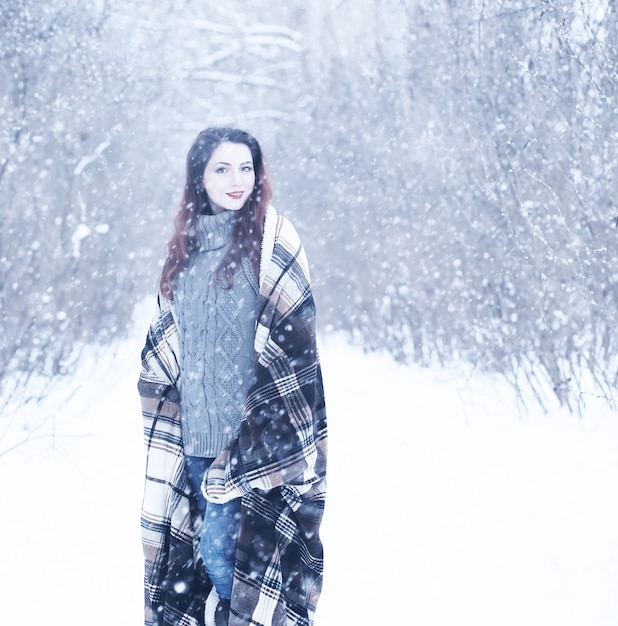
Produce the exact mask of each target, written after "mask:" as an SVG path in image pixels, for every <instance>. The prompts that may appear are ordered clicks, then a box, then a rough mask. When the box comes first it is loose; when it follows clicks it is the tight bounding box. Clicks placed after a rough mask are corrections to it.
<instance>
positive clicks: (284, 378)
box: [138, 207, 327, 626]
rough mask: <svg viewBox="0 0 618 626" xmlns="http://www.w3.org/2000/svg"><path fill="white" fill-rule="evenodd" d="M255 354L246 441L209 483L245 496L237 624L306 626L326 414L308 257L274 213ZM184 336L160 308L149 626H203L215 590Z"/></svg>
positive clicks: (233, 448)
mask: <svg viewBox="0 0 618 626" xmlns="http://www.w3.org/2000/svg"><path fill="white" fill-rule="evenodd" d="M264 241H265V244H264V247H263V252H262V256H263V261H262V265H261V275H260V297H259V304H258V311H259V314H258V323H257V328H256V337H255V348H256V351H257V353H258V359H257V365H256V372H255V373H256V376H255V381H256V382H255V384H254V385H253V386H252V388H251V389H250V391H249V393H248V396H247V400H246V403H245V407H244V416H243V420H242V422H241V425H240V433H239V436H238V438H237V439H234V440H233V441H232V442H231V443H230V445H229V446H228V447H227V448H225V449H224V450H223V451H222V452H221V454H220V455H219V456H218V457H217V459H216V460H215V461H214V462H213V464H212V466H211V468H210V470H209V472H208V475H207V481H206V482H205V484H204V485H203V489H204V491H205V494H206V497H207V498H208V499H209V500H211V501H213V502H225V501H228V500H230V499H232V498H236V497H240V498H242V507H241V521H240V534H239V539H238V548H237V554H236V567H235V572H234V586H233V592H232V605H231V613H230V621H229V624H230V626H246V625H249V624H251V625H254V626H278V625H281V626H283V625H286V626H291V625H297V626H311V625H312V624H313V620H314V613H315V607H316V604H317V601H318V598H319V595H320V590H321V585H322V572H323V552H322V543H321V540H320V537H319V528H320V523H321V520H322V515H323V511H324V499H325V476H326V440H327V429H326V412H325V405H324V391H323V386H322V377H321V370H320V363H319V357H318V352H317V347H316V338H315V306H314V301H313V297H312V294H311V288H310V283H309V272H308V267H307V260H306V256H305V253H304V250H303V247H302V244H301V242H300V239H299V237H298V235H297V233H296V231H295V230H294V228H293V227H292V225H291V224H290V222H288V221H287V220H286V219H285V218H283V217H281V216H279V215H277V214H276V212H275V211H274V209H273V208H272V207H270V208H269V211H268V213H267V218H266V222H265V233H264ZM177 355H178V332H177V328H176V325H175V322H174V317H173V308H172V305H171V303H170V302H169V301H168V300H166V299H165V298H163V297H161V296H160V297H159V299H158V309H157V314H156V315H155V319H154V320H153V323H152V324H151V327H150V330H149V332H148V336H147V340H146V345H145V347H144V350H143V352H142V371H141V374H140V381H139V383H138V388H139V392H140V396H141V399H142V413H143V417H144V436H145V442H146V449H147V467H146V486H145V491H144V502H143V510H142V534H143V544H144V556H145V584H146V587H145V590H146V593H145V595H146V619H145V623H146V625H147V626H155V625H156V626H167V625H169V626H171V625H172V624H182V625H185V626H194V625H199V624H203V605H204V600H205V597H206V595H207V593H208V591H209V590H210V583H209V581H207V580H205V579H203V578H202V577H201V576H200V575H199V572H200V571H201V567H200V565H201V563H200V562H199V550H198V545H197V542H198V541H199V531H198V529H199V526H200V524H201V519H200V518H199V514H196V513H195V512H194V511H191V509H190V506H189V498H188V489H189V488H188V483H187V479H186V475H185V468H184V462H183V454H182V441H181V434H180V420H179V411H178V408H179V407H178V393H177V390H176V384H177V382H178V378H179V372H180V369H179V367H178V360H177Z"/></svg>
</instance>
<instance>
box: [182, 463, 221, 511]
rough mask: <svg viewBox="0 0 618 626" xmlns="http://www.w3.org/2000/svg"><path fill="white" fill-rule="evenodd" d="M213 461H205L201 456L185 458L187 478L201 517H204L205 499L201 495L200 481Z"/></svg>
mask: <svg viewBox="0 0 618 626" xmlns="http://www.w3.org/2000/svg"><path fill="white" fill-rule="evenodd" d="M213 461H214V459H207V458H204V457H201V456H185V467H186V469H187V478H188V479H189V485H190V486H191V491H193V495H194V497H195V503H196V504H197V507H198V509H199V511H200V514H201V515H202V517H204V513H205V512H206V498H205V497H204V496H203V495H202V481H203V480H204V475H205V474H206V472H207V471H208V468H209V467H210V464H211V463H212V462H213Z"/></svg>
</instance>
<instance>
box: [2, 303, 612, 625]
mask: <svg viewBox="0 0 618 626" xmlns="http://www.w3.org/2000/svg"><path fill="white" fill-rule="evenodd" d="M147 317H148V316H147V315H143V314H141V313H140V314H138V316H137V320H138V321H137V322H136V325H135V328H136V330H135V331H134V332H133V333H132V335H131V337H130V338H129V339H127V340H125V341H123V342H122V343H119V344H118V345H116V346H108V347H107V349H106V350H99V349H94V348H89V349H88V350H86V351H85V354H84V357H83V358H82V359H81V361H80V365H79V367H78V370H77V373H76V375H75V376H73V377H72V378H67V379H65V380H60V381H55V382H54V384H53V385H51V386H49V388H48V390H47V391H46V395H45V399H44V400H42V401H40V402H38V403H35V404H29V405H26V406H22V407H15V406H14V407H12V408H10V407H9V411H10V415H9V413H5V415H4V418H12V421H11V426H10V428H9V431H8V432H5V433H4V436H2V434H1V433H0V472H1V473H2V476H3V477H4V481H3V482H4V484H3V486H2V491H1V496H0V498H1V500H0V505H1V507H2V512H3V513H2V521H1V522H0V529H1V530H2V532H1V534H0V553H1V554H2V559H0V576H1V580H2V583H3V593H2V597H3V622H4V623H8V624H26V625H30V624H32V625H34V624H39V623H62V624H63V626H73V625H75V626H78V625H79V626H81V625H82V624H84V623H88V624H89V625H90V626H103V625H105V626H108V625H109V624H112V623H113V624H115V625H116V626H124V625H126V626H129V625H135V624H139V623H141V619H142V587H141V572H142V560H141V546H140V532H139V508H140V500H141V487H142V467H143V463H142V441H141V418H140V412H139V401H138V397H137V393H136V381H137V373H138V367H139V352H140V350H141V343H142V339H143V335H144V332H145V327H146V324H147V321H144V320H147ZM320 348H321V357H322V362H323V369H324V377H325V385H326V393H327V407H328V416H329V427H330V443H329V495H328V502H327V511H326V516H325V520H324V525H323V539H324V543H325V550H326V575H325V584H324V592H323V596H322V599H321V602H320V605H319V607H318V614H317V619H316V626H331V625H332V626H334V625H335V624H337V625H340V624H355V625H357V624H359V625H364V624H368V625H369V624H387V623H388V624H410V625H412V624H414V625H415V626H417V625H418V626H420V625H426V626H437V625H445V626H452V625H453V624H458V625H467V624H470V625H474V626H484V625H487V626H490V625H491V626H496V625H500V626H510V625H521V624H526V626H535V625H538V626H547V625H549V624H560V625H561V626H570V625H573V626H575V625H584V624H585V625H595V626H604V625H610V624H611V625H614V624H616V623H618V594H617V593H616V590H617V589H618V490H617V489H616V488H615V480H616V477H617V476H618V455H617V454H616V444H617V443H618V419H617V418H618V415H617V414H616V413H615V412H614V411H612V410H611V409H610V408H609V407H608V406H607V404H606V403H605V402H603V401H602V399H597V398H594V397H591V399H590V402H589V405H588V409H587V410H586V412H585V413H584V415H583V416H581V417H576V416H571V415H569V414H568V413H566V412H565V411H564V410H562V409H560V408H558V407H557V406H554V407H553V408H552V409H551V410H550V411H549V412H548V413H542V412H541V411H540V410H537V409H534V407H532V408H530V409H529V411H528V412H527V413H525V412H522V411H521V408H518V405H517V402H516V401H515V398H514V394H513V392H512V390H511V389H510V388H509V387H508V386H507V385H506V384H504V383H503V382H501V381H500V380H492V379H489V378H484V377H481V376H478V375H471V374H470V373H469V372H466V371H465V370H464V368H461V369H452V370H445V369H441V368H438V367H432V368H429V369H421V368H419V367H416V366H401V365H398V364H396V363H395V362H393V361H392V360H391V359H390V358H389V357H388V356H386V355H381V354H365V353H364V352H363V351H362V350H360V349H358V348H356V347H352V346H350V345H348V344H347V343H346V342H345V341H344V340H343V339H342V338H341V337H340V336H337V335H325V336H322V337H321V338H320ZM47 382H49V381H47ZM31 384H32V385H35V384H37V383H36V382H34V381H33V382H31ZM5 422H6V419H3V422H2V427H3V428H5ZM18 424H27V425H28V428H29V430H28V431H26V430H24V428H23V427H22V426H19V427H18V426H17V425H18ZM28 434H32V435H33V436H32V438H31V440H30V441H29V442H27V443H25V444H24V445H21V446H19V447H17V448H15V449H13V450H11V451H9V452H5V453H4V454H2V451H6V450H7V448H9V447H10V444H11V443H12V442H13V441H19V439H20V437H23V436H27V435H28ZM36 437H38V438H36Z"/></svg>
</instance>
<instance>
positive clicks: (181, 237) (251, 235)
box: [159, 128, 272, 300]
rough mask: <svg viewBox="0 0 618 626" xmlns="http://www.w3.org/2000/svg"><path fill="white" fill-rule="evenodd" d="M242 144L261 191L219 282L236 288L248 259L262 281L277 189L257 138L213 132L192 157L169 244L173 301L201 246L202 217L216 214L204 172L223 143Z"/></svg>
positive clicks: (239, 226) (241, 223)
mask: <svg viewBox="0 0 618 626" xmlns="http://www.w3.org/2000/svg"><path fill="white" fill-rule="evenodd" d="M226 141H229V142H230V143H241V144H244V145H245V146H247V147H248V148H249V151H250V152H251V157H252V159H253V169H254V171H255V186H254V188H253V192H252V193H251V196H250V197H249V198H248V199H247V202H245V204H244V206H243V207H242V209H241V210H240V219H239V220H238V222H237V223H236V226H235V227H234V231H233V233H232V242H231V244H230V247H229V250H228V252H227V254H226V255H225V257H224V258H223V260H222V261H221V265H220V266H219V268H218V269H217V272H216V280H217V281H219V282H222V283H223V284H224V286H225V288H227V289H229V288H231V287H232V285H233V284H234V272H235V271H236V269H237V268H238V267H240V262H241V258H242V256H243V254H246V255H247V257H248V258H249V260H250V261H251V264H252V265H253V268H254V270H255V273H256V276H259V271H260V253H261V245H262V236H263V234H264V217H265V216H266V208H267V207H268V204H269V202H270V200H271V198H272V190H271V187H270V183H269V181H268V178H267V176H266V170H265V167H264V159H263V156H262V149H261V148H260V145H259V143H258V142H257V140H256V139H255V137H253V136H251V135H250V134H249V133H246V132H245V131H243V130H238V129H236V128H208V129H206V130H203V131H202V132H201V133H200V134H199V135H198V136H197V138H196V140H195V141H194V142H193V145H192V146H191V148H190V149H189V153H188V154H187V177H186V182H185V188H184V193H183V195H182V200H181V202H180V209H179V211H178V213H177V214H176V217H175V219H174V234H173V235H172V238H171V239H170V241H169V243H168V245H167V257H166V259H165V263H164V265H163V270H162V272H161V278H160V280H159V288H160V290H161V293H162V294H163V295H164V296H165V297H166V298H168V299H169V300H173V299H174V279H175V278H176V276H177V275H178V274H179V273H180V272H181V271H182V270H183V269H185V268H186V267H187V265H188V263H189V258H190V256H191V253H192V252H193V251H194V250H195V249H196V248H197V247H198V238H197V233H196V228H195V226H196V222H197V219H198V216H199V215H200V214H201V213H206V214H212V208H211V206H210V202H209V200H208V194H207V193H206V189H205V188H204V182H203V177H204V170H205V169H206V165H207V164H208V161H209V160H210V158H211V156H212V153H213V152H214V150H215V148H216V147H217V146H218V145H219V144H221V143H223V142H226Z"/></svg>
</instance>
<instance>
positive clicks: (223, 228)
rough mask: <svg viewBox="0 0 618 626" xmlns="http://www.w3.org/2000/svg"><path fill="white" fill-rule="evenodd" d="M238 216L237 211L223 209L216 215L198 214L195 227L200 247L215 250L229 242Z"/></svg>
mask: <svg viewBox="0 0 618 626" xmlns="http://www.w3.org/2000/svg"><path fill="white" fill-rule="evenodd" d="M239 218H240V212H239V211H223V212H222V213H217V215H204V214H202V215H200V216H199V217H198V218H197V224H196V227H195V229H196V233H197V238H198V241H199V243H200V249H201V250H215V249H216V248H222V247H223V246H225V245H227V244H228V243H230V241H231V240H232V231H233V230H234V225H235V224H236V222H237V221H238V219H239Z"/></svg>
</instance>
